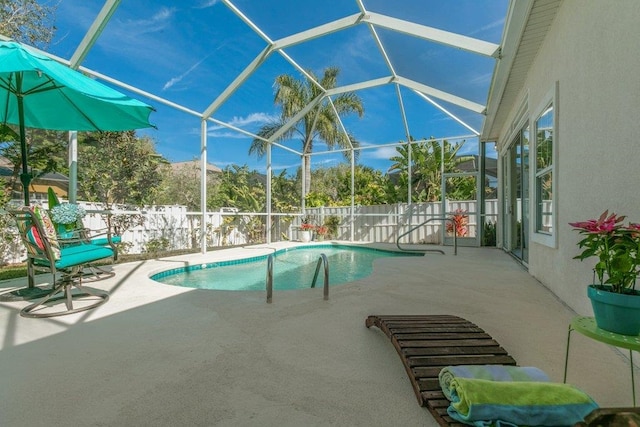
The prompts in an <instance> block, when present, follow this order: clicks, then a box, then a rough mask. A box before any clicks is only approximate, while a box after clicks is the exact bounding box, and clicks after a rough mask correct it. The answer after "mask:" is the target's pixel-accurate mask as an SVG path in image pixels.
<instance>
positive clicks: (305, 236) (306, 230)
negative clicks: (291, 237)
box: [300, 216, 316, 242]
mask: <svg viewBox="0 0 640 427" xmlns="http://www.w3.org/2000/svg"><path fill="white" fill-rule="evenodd" d="M315 228H316V226H315V225H313V222H312V221H311V218H309V217H308V216H305V217H302V222H301V224H300V240H301V241H302V242H310V241H311V233H312V232H313V230H315Z"/></svg>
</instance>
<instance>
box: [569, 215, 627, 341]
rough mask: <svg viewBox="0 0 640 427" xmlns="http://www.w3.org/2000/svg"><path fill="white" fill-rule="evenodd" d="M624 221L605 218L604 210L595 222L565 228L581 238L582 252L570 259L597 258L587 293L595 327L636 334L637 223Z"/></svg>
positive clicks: (616, 218)
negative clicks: (570, 228) (581, 236)
mask: <svg viewBox="0 0 640 427" xmlns="http://www.w3.org/2000/svg"><path fill="white" fill-rule="evenodd" d="M625 218H626V217H625V216H622V215H620V216H618V215H616V214H614V213H612V214H611V215H609V211H608V210H606V211H604V213H603V214H602V215H600V217H599V218H598V219H590V220H587V221H582V222H571V223H569V225H571V226H572V227H573V228H574V229H575V230H576V231H578V233H580V234H581V235H583V236H584V238H583V239H582V240H580V241H579V242H578V247H579V248H580V249H582V252H581V253H580V254H579V255H577V256H575V257H574V259H579V260H581V261H582V260H585V259H587V258H590V257H596V258H597V259H598V261H597V262H596V265H595V267H594V282H596V283H593V284H591V285H589V287H588V290H587V295H588V296H589V299H590V300H591V304H592V306H593V312H594V316H595V318H596V324H597V325H598V327H599V328H601V329H605V330H608V331H611V332H616V333H620V334H624V335H638V334H640V298H639V296H640V293H639V292H638V291H636V289H635V284H636V279H637V277H638V272H639V270H638V266H639V265H640V224H636V223H628V224H627V225H624V224H623V222H624V220H625ZM595 277H597V279H598V280H597V281H596V280H595ZM636 310H637V311H636Z"/></svg>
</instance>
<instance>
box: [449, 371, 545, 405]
mask: <svg viewBox="0 0 640 427" xmlns="http://www.w3.org/2000/svg"><path fill="white" fill-rule="evenodd" d="M454 378H475V379H478V380H491V381H549V376H548V375H547V374H546V373H545V372H544V371H543V370H542V369H540V368H535V367H532V366H523V367H520V366H508V365H458V366H447V367H446V368H443V369H442V370H441V371H440V374H439V375H438V379H439V380H440V388H442V392H443V393H444V395H445V396H446V398H447V399H449V400H451V392H450V384H451V380H453V379H454Z"/></svg>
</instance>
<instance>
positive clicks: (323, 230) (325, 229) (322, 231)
mask: <svg viewBox="0 0 640 427" xmlns="http://www.w3.org/2000/svg"><path fill="white" fill-rule="evenodd" d="M328 232H329V228H328V227H327V226H326V225H319V226H318V227H316V233H318V234H319V235H320V236H325V235H326V234H327V233H328Z"/></svg>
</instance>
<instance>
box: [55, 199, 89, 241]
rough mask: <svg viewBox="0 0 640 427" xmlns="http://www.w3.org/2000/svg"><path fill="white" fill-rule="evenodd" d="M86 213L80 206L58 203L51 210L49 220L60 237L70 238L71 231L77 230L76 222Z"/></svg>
mask: <svg viewBox="0 0 640 427" xmlns="http://www.w3.org/2000/svg"><path fill="white" fill-rule="evenodd" d="M86 214H87V212H86V211H85V210H84V208H83V207H82V206H80V205H76V204H74V203H60V204H57V205H55V206H53V208H51V220H52V221H53V222H54V223H55V224H56V226H57V227H58V234H59V235H60V237H63V238H68V237H71V235H72V233H73V230H75V229H76V228H78V221H79V220H81V219H82V218H84V216H85V215H86Z"/></svg>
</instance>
